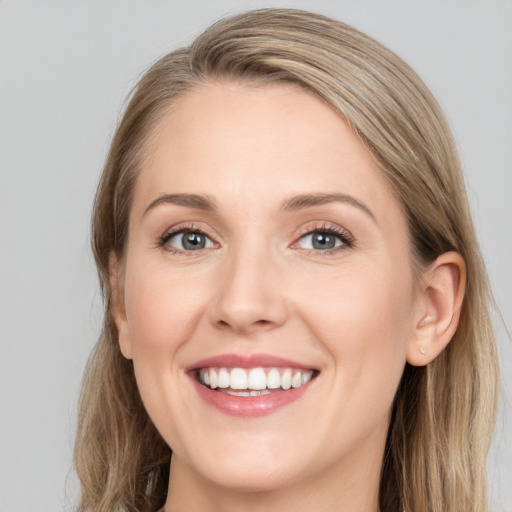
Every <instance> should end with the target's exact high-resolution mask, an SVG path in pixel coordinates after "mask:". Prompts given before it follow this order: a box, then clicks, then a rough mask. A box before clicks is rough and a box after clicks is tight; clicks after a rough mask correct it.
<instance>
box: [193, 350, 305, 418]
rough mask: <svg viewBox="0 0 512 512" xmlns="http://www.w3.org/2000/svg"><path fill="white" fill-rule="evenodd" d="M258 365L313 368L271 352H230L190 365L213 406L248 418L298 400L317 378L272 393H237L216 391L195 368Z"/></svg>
mask: <svg viewBox="0 0 512 512" xmlns="http://www.w3.org/2000/svg"><path fill="white" fill-rule="evenodd" d="M208 367H223V368H256V367H277V368H278V367H287V368H300V369H313V368H311V367H309V366H308V365H304V364H301V363H298V362H296V361H292V360H290V359H284V358H281V357H276V356H272V355H267V354H252V355H237V354H226V355H221V356H215V357H210V358H207V359H203V360H201V361H198V362H197V363H194V364H193V365H191V366H190V367H189V368H187V371H188V374H189V376H190V378H191V380H192V382H193V385H194V387H195V390H196V391H197V393H198V394H199V396H200V397H201V398H202V399H203V400H204V401H205V402H206V403H207V404H208V405H210V406H212V407H214V408H215V409H217V410H219V411H220V412H223V413H225V414H229V415H233V416H239V417H244V418H255V417H259V416H264V415H267V414H270V413H272V412H274V411H277V410H278V409H280V408H282V407H284V406H286V405H288V404H290V403H292V402H294V401H296V400H298V399H299V398H300V397H301V396H302V395H303V394H304V393H305V392H306V391H307V390H308V389H309V387H310V384H311V383H312V382H313V381H314V380H315V379H312V380H311V381H309V382H307V383H306V384H304V385H302V386H300V387H298V388H292V389H289V390H286V391H284V390H280V391H276V392H273V393H270V394H268V395H260V396H249V397H241V396H233V395H228V394H226V393H222V392H220V391H215V390H213V389H210V388H208V387H206V386H203V385H202V384H200V383H199V382H198V381H197V379H196V376H195V371H196V370H199V369H200V368H208Z"/></svg>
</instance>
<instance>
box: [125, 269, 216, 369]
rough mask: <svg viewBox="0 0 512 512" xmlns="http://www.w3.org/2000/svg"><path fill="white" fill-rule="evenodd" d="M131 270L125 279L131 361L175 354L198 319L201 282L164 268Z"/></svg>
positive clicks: (201, 299) (201, 296) (203, 292)
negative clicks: (163, 352)
mask: <svg viewBox="0 0 512 512" xmlns="http://www.w3.org/2000/svg"><path fill="white" fill-rule="evenodd" d="M132 268H134V269H135V270H134V271H133V272H132V273H131V274H127V276H126V314H127V320H128V325H129V330H130V336H131V341H132V346H133V350H134V359H136V358H137V357H139V358H145V357H150V356H152V355H158V353H160V352H162V351H167V352H168V351H176V350H177V349H178V348H179V347H180V346H181V345H182V344H183V343H185V342H186V341H187V339H189V337H190V335H191V332H192V329H193V327H194V325H195V324H196V322H197V319H198V317H199V316H200V315H201V305H202V304H204V303H205V300H204V294H205V291H206V290H205V289H204V288H202V287H201V281H200V280H199V281H198V280H196V279H192V278H190V277H187V276H181V277H180V274H179V272H169V269H168V268H166V266H165V265H161V266H155V267H152V268H151V267H150V268H148V267H147V266H140V265H139V266H138V265H136V264H134V265H133V266H132ZM137 269H139V270H138V271H137ZM153 353H156V354H153Z"/></svg>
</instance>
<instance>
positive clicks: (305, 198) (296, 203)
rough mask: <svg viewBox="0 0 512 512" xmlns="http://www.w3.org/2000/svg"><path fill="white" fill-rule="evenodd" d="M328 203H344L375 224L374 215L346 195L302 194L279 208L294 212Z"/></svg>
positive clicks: (362, 204)
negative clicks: (356, 209)
mask: <svg viewBox="0 0 512 512" xmlns="http://www.w3.org/2000/svg"><path fill="white" fill-rule="evenodd" d="M328 203H346V204H349V205H351V206H355V207H356V208H359V209H360V210H362V211H363V212H364V213H366V214H367V215H369V216H370V217H371V218H372V220H373V221H375V222H377V219H376V218H375V215H374V214H373V212H372V211H371V210H370V208H368V206H366V205H365V204H364V203H362V202H361V201H359V200H358V199H356V198H355V197H353V196H350V195H348V194H339V193H333V194H322V193H318V194H303V195H299V196H294V197H292V198H290V199H288V200H287V201H285V202H284V203H283V205H282V207H281V208H282V210H284V211H287V212H294V211H297V210H302V209H305V208H312V207H313V206H320V205H323V204H328Z"/></svg>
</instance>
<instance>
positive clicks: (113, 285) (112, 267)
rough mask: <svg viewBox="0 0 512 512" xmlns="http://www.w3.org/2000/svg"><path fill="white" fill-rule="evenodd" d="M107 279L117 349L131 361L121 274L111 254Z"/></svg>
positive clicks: (116, 259) (130, 344)
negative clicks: (115, 330) (117, 342)
mask: <svg viewBox="0 0 512 512" xmlns="http://www.w3.org/2000/svg"><path fill="white" fill-rule="evenodd" d="M109 279H110V293H111V296H110V305H111V312H112V320H113V321H114V324H115V326H116V328H117V333H118V337H119V339H118V341H119V348H120V350H121V353H122V354H123V356H124V357H126V359H132V343H131V339H130V331H129V328H128V321H127V319H126V310H125V306H124V287H123V272H122V268H121V265H120V262H119V260H118V258H117V256H116V255H115V254H114V253H113V252H112V253H111V254H110V258H109Z"/></svg>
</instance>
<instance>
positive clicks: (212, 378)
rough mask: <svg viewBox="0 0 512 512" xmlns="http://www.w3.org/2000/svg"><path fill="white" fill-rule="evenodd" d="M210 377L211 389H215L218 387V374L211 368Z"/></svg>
mask: <svg viewBox="0 0 512 512" xmlns="http://www.w3.org/2000/svg"><path fill="white" fill-rule="evenodd" d="M208 375H209V379H210V387H211V388H212V389H215V388H216V387H217V380H218V379H217V372H216V371H215V370H214V369H213V368H210V371H209V372H208ZM205 381H206V379H205Z"/></svg>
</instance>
